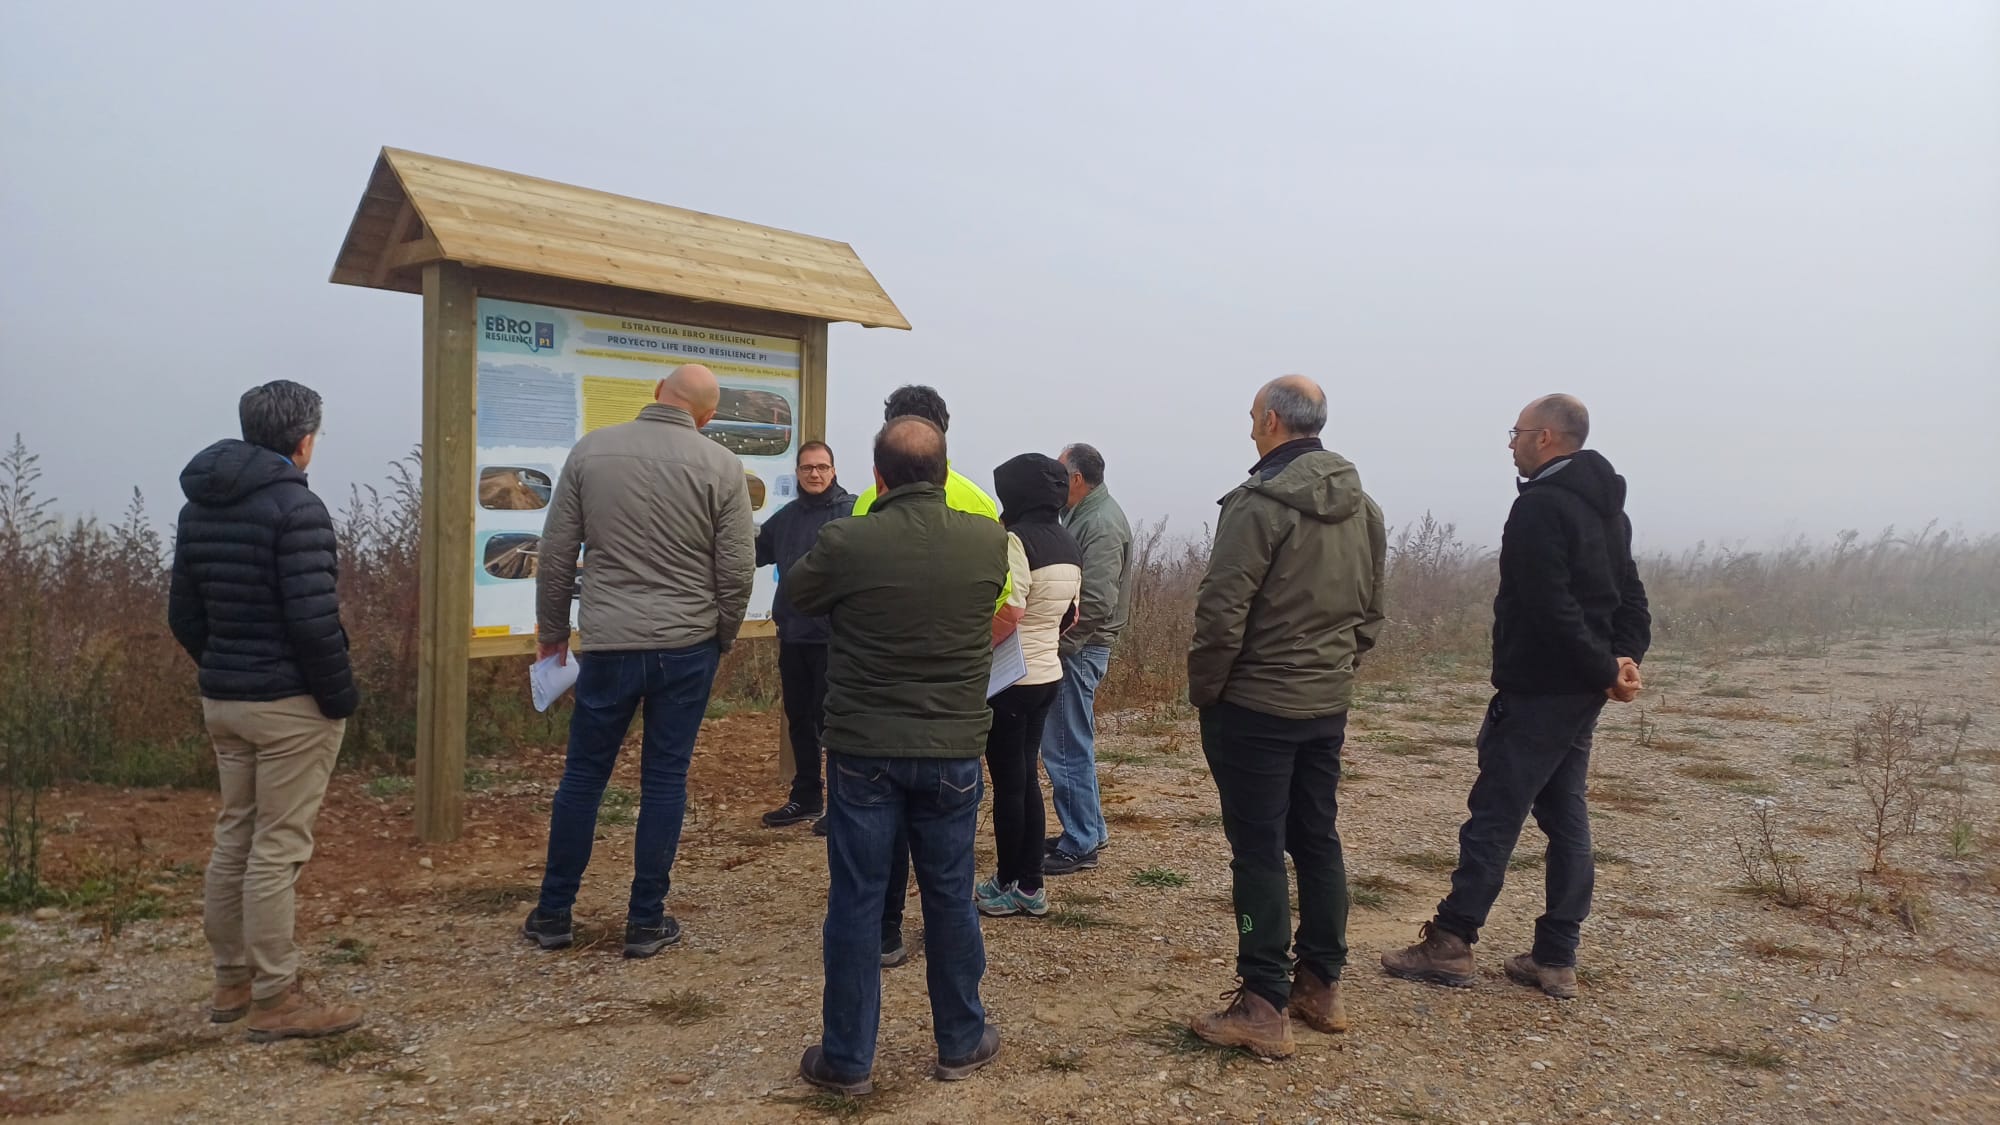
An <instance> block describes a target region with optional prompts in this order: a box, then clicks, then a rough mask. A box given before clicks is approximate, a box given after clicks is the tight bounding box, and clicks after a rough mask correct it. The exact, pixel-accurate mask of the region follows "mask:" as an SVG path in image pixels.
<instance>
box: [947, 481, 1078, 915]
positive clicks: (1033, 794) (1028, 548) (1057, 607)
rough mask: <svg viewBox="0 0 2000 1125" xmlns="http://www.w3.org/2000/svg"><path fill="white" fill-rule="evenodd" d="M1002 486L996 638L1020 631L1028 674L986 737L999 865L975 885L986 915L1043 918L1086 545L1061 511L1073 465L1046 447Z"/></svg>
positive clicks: (1008, 695) (1002, 702)
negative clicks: (1053, 737) (1047, 792)
mask: <svg viewBox="0 0 2000 1125" xmlns="http://www.w3.org/2000/svg"><path fill="white" fill-rule="evenodd" d="M993 494H994V495H995V496H996V497H998V498H999V500H1000V523H1001V524H1002V526H1004V527H1006V529H1007V563H1008V569H1009V571H1010V572H1011V573H1012V576H1013V580H1014V582H1013V590H1012V592H1011V593H1010V594H1009V595H1008V599H1007V605H1006V606H1005V607H1003V608H1002V609H1001V611H1000V612H999V613H998V614H996V615H995V616H994V619H993V640H994V643H995V644H998V643H1000V642H1001V641H1003V640H1005V639H1006V638H1007V635H1008V633H1009V632H1017V633H1018V634H1019V635H1020V642H1021V655H1022V657H1023V658H1024V659H1025V662H1026V664H1027V666H1028V674H1027V675H1025V676H1023V677H1021V679H1020V680H1018V681H1016V682H1015V683H1014V685H1013V686H1011V687H1009V688H1007V689H1006V690H1005V691H1002V692H1000V693H999V694H998V695H995V696H994V697H993V699H992V700H991V702H990V706H991V707H992V708H993V729H992V732H991V733H989V734H988V735H987V736H986V769H987V771H988V772H989V773H990V774H991V775H992V777H993V842H994V845H995V847H996V849H997V852H998V870H997V871H996V872H995V873H994V875H993V877H992V878H990V879H987V880H986V881H984V882H982V883H980V884H979V885H978V886H977V887H974V888H973V892H972V894H973V900H974V901H975V902H976V903H978V905H979V911H980V913H982V914H987V915H991V916H994V917H1000V916H1004V915H1009V914H1029V915H1034V916H1037V917H1039V916H1041V915H1043V914H1047V913H1048V911H1049V898H1048V894H1047V892H1046V891H1044V890H1043V887H1042V862H1043V859H1044V856H1043V843H1042V835H1043V831H1044V828H1045V816H1044V811H1043V807H1042V784H1041V775H1040V772H1039V770H1038V769H1037V768H1036V765H1037V762H1038V761H1039V759H1040V757H1041V752H1042V729H1043V727H1044V725H1045V724H1046V723H1047V721H1048V717H1049V708H1050V707H1052V706H1053V705H1054V704H1055V701H1056V692H1057V691H1058V690H1059V689H1060V688H1061V687H1062V678H1063V668H1062V657H1061V655H1060V653H1059V651H1058V646H1059V644H1060V642H1061V640H1062V635H1063V632H1064V631H1065V630H1067V629H1068V628H1070V626H1072V625H1074V624H1076V618H1077V597H1078V595H1079V594H1080V592H1081V591H1082V588H1083V552H1082V551H1081V550H1080V549H1079V548H1078V547H1077V545H1076V540H1075V539H1073V538H1071V536H1070V533H1069V529H1067V528H1065V527H1064V526H1063V525H1062V522H1061V520H1060V518H1059V516H1060V514H1061V512H1062V506H1063V503H1064V501H1065V500H1066V499H1067V498H1068V495H1069V470H1067V469H1065V468H1064V467H1063V464H1062V462H1060V461H1058V460H1056V459H1055V458H1053V457H1048V456H1045V455H1043V454H1040V453H1023V454H1021V455H1020V456H1019V457H1016V458H1014V459H1012V460H1010V461H1008V462H1007V463H1006V464H1004V465H1001V466H1000V467H999V468H997V469H995V470H993Z"/></svg>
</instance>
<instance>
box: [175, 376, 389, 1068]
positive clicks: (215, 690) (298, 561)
mask: <svg viewBox="0 0 2000 1125" xmlns="http://www.w3.org/2000/svg"><path fill="white" fill-rule="evenodd" d="M237 410H238V414H239V415H240V417H241V421H242V425H243V440H241V441H237V440H235V439H233V438H231V439H225V440H223V441H218V442H216V443H215V444H214V445H211V446H209V447H208V448H207V449H204V450H202V451H201V452H200V453H197V454H195V457H194V460H192V461H190V462H188V466H187V468H186V469H184V470H182V471H181V491H182V492H184V493H186V494H187V504H186V505H185V506H184V507H182V508H181V514H180V523H179V526H178V528H177V529H176V532H175V535H174V565H173V584H172V588H171V592H170V594H169V596H168V603H167V621H168V624H169V625H170V626H171V627H172V629H173V632H174V637H175V639H177V640H178V641H180V643H181V647H183V648H185V649H187V653H188V655H189V656H191V657H193V658H194V661H195V664H196V665H197V666H198V667H199V668H200V676H199V682H200V687H201V712H202V718H203V719H204V721H205V722H206V723H207V726H208V733H209V738H210V739H211V740H212V741H213V742H214V743H215V760H216V773H217V776H218V779H219V780H220V782H221V789H222V811H221V812H220V813H219V814H218V815H217V817H216V823H215V849H214V851H212V852H211V853H210V854H209V860H208V876H207V881H206V885H205V908H204V917H203V928H204V929H205V931H206V932H207V935H208V944H209V949H210V951H211V952H212V953H213V954H214V961H215V992H214V995H213V996H212V997H211V999H210V1001H209V1018H210V1019H211V1020H213V1021H214V1022H216V1023H229V1022H232V1021H234V1020H237V1019H240V1018H242V1017H243V1016H244V1015H246V1014H247V1015H248V1016H249V1017H250V1020H249V1025H248V1031H249V1034H250V1038H252V1039H254V1040H258V1041H265V1040H271V1039H283V1038H290V1037H313V1036H320V1035H332V1034H336V1033H338V1032H342V1031H347V1030H349V1029H350V1028H353V1027H355V1026H357V1025H358V1024H360V1022H361V1009H360V1008H357V1007H355V1006H353V1005H351V1004H334V1003H320V1002H316V1001H313V1000H310V999H308V998H307V997H306V994H305V993H304V991H303V989H302V987H301V984H300V981H299V950H298V945H297V944H296V943H295V942H294V941H293V940H292V916H293V898H292V888H293V886H294V885H295V884H296V883H297V882H298V878H299V869H300V868H302V867H304V866H305V862H306V860H308V859H310V858H312V850H313V822H314V821H315V820H316V819H317V818H318V816H319V806H320V801H321V799H323V798H324V797H325V796H326V781H327V777H328V775H329V774H331V773H332V772H333V760H334V757H335V755H337V754H339V752H340V739H341V736H342V734H344V733H345V731H346V728H347V717H348V716H349V715H352V714H353V713H354V709H355V706H356V705H357V704H358V703H359V701H360V694H359V693H358V692H357V691H356V690H355V687H354V673H353V671H352V669H351V668H350V667H349V665H348V660H347V631H346V630H345V629H343V628H341V625H340V597H339V594H338V593H337V592H336V589H335V585H336V580H337V578H338V572H339V568H338V566H337V564H336V561H335V557H334V554H335V548H336V543H335V538H334V532H333V520H332V518H331V517H329V516H328V515H327V511H326V505H324V504H322V503H320V499H319V497H318V496H315V495H314V494H313V491H312V489H311V488H308V487H307V486H306V466H307V464H309V463H310V462H311V461H312V455H313V448H314V446H315V445H316V444H317V443H318V439H319V426H320V397H319V395H318V393H317V392H315V391H313V390H312V389H311V388H309V387H303V386H300V385H299V384H297V383H294V382H291V381H290V380H286V379H280V380H278V381H276V382H272V383H266V384H264V385H263V386H261V387H254V388H252V389H251V390H249V391H247V392H245V394H244V395H243V399H242V401H241V402H240V403H239V404H238V407H237Z"/></svg>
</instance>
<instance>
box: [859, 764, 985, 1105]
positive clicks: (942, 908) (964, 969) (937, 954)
mask: <svg viewBox="0 0 2000 1125" xmlns="http://www.w3.org/2000/svg"><path fill="white" fill-rule="evenodd" d="M826 781H827V807H826V816H827V822H828V824H827V827H828V829H829V831H828V833H827V838H826V839H827V847H826V868H827V879H828V886H827V895H826V926H825V929H824V931H823V939H822V940H823V945H822V947H821V950H822V952H821V957H822V961H823V964H824V966H825V970H826V992H825V995H824V998H823V1001H822V1019H823V1020H824V1021H825V1023H824V1030H823V1031H822V1032H821V1033H820V1048H821V1050H823V1051H824V1052H825V1055H826V1062H827V1065H828V1066H829V1067H831V1068H832V1069H833V1071H834V1073H836V1074H838V1075H840V1076H842V1077H845V1078H860V1077H865V1076H866V1075H867V1074H869V1073H870V1072H871V1071H872V1070H874V1068H875V1035H876V1032H877V1030H878V1029H879V1027H880V1024H881V1021H882V898H883V895H884V894H885V893H887V891H888V885H889V868H890V866H891V864H892V862H893V860H894V857H895V852H896V850H897V849H898V848H899V847H901V846H902V844H901V842H900V841H901V840H902V839H904V838H905V837H907V839H908V841H909V843H908V846H909V854H910V858H911V859H912V860H913V861H914V863H915V866H916V869H917V888H918V890H919V891H920V892H921V894H922V896H923V909H924V951H925V956H924V969H925V974H926V979H927V981H928V983H929V985H930V996H931V1026H932V1029H933V1031H934V1033H935V1035H936V1038H937V1048H938V1057H939V1058H941V1059H959V1058H964V1057H965V1056H967V1055H969V1054H971V1053H972V1051H973V1049H974V1048H976V1047H977V1046H978V1045H979V1039H980V1036H981V1035H983V1034H984V1033H985V1031H986V1009H985V1008H984V1007H982V1006H981V1005H980V1003H979V980H980V978H981V977H983V976H985V975H986V943H985V941H984V940H983V939H982V938H981V937H980V934H979V913H978V911H977V910H975V909H974V908H973V905H972V884H973V857H972V845H973V836H974V833H975V832H976V831H977V828H978V820H979V798H980V794H981V791H982V789H983V785H982V782H981V777H980V769H979V759H978V758H864V757H859V756H856V755H853V754H844V753H839V752H836V751H828V752H827V771H826Z"/></svg>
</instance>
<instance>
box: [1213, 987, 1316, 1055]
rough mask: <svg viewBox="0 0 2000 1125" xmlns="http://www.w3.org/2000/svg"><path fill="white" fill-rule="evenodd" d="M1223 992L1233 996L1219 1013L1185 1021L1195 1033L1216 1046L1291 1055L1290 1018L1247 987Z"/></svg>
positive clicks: (1258, 1052)
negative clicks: (1232, 1000) (1233, 998)
mask: <svg viewBox="0 0 2000 1125" xmlns="http://www.w3.org/2000/svg"><path fill="white" fill-rule="evenodd" d="M1223 995H1224V996H1231V995H1233V996H1235V998H1236V999H1235V1001H1234V1002H1232V1003H1231V1004H1230V1005H1229V1006H1228V1007H1227V1008H1224V1009H1222V1010H1221V1011H1219V1012H1209V1013H1208V1014H1206V1015H1200V1016H1196V1017H1195V1018H1194V1019H1193V1021H1192V1022H1190V1023H1189V1024H1188V1026H1189V1027H1190V1028H1192V1029H1193V1030H1194V1033H1195V1034H1196V1035H1199V1036H1201V1037H1202V1038H1203V1039H1206V1040H1208V1041H1209V1042H1210V1043H1213V1044H1215V1045H1216V1046H1218V1047H1242V1048H1244V1049H1246V1050H1248V1051H1250V1052H1252V1053H1253V1054H1258V1055H1262V1056H1263V1057H1265V1058H1267V1059H1285V1058H1290V1057H1291V1055H1292V1052H1293V1051H1294V1050H1296V1049H1297V1047H1296V1046H1295V1045H1294V1044H1293V1042H1292V1021H1290V1020H1288V1019H1286V1018H1285V1013H1284V1012H1283V1011H1281V1010H1279V1009H1277V1008H1273V1007H1272V1006H1271V1002H1270V1001H1269V1000H1266V999H1264V998H1263V997H1262V996H1259V995H1257V994H1256V993H1254V992H1252V991H1250V990H1249V989H1247V988H1239V989H1237V990H1236V991H1235V992H1234V993H1228V992H1225V993H1223Z"/></svg>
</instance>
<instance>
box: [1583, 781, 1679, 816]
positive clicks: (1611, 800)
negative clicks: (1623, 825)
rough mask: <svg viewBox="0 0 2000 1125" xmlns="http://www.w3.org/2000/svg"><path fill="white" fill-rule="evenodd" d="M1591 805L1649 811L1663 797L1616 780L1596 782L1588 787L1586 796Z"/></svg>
mask: <svg viewBox="0 0 2000 1125" xmlns="http://www.w3.org/2000/svg"><path fill="white" fill-rule="evenodd" d="M1586 799H1587V800H1588V801H1589V802H1590V803H1591V804H1593V805H1602V806H1603V807H1605V808H1608V809H1616V810H1618V811H1619V812H1627V813H1644V812H1651V811H1652V809H1653V806H1655V805H1658V804H1659V803H1660V802H1661V801H1662V800H1664V798H1662V797H1661V796H1660V795H1659V794H1657V793H1649V792H1647V791H1646V790H1643V789H1635V788H1632V787H1631V786H1628V785H1621V784H1618V783H1616V782H1598V783H1596V784H1593V785H1592V786H1591V787H1590V790H1589V793H1588V795H1587V798H1586Z"/></svg>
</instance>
